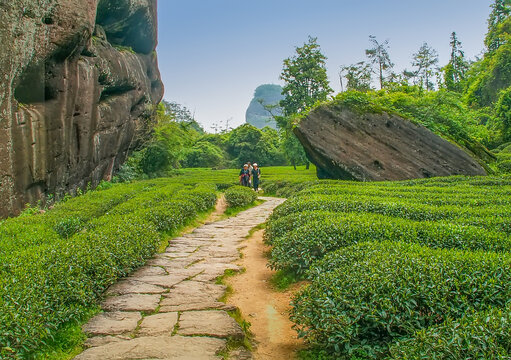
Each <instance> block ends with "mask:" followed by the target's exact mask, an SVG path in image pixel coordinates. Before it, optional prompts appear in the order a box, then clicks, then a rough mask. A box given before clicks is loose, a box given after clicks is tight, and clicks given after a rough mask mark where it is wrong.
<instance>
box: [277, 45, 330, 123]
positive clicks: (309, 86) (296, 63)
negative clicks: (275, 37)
mask: <svg viewBox="0 0 511 360" xmlns="http://www.w3.org/2000/svg"><path fill="white" fill-rule="evenodd" d="M317 40H318V39H317V38H313V37H310V36H309V42H308V43H305V44H304V45H303V46H302V47H297V48H296V55H295V56H292V57H290V58H287V59H285V60H284V67H283V69H282V73H281V75H280V78H281V79H282V80H284V82H285V86H284V87H283V91H282V95H284V96H285V98H284V100H282V101H281V102H280V105H281V106H282V109H283V110H284V114H285V115H286V116H290V115H293V114H299V113H300V112H302V111H304V110H306V109H307V108H309V107H311V106H312V105H314V104H315V103H316V102H317V101H324V100H326V99H327V97H328V95H329V94H330V93H332V91H333V90H332V89H331V88H330V84H329V82H328V76H327V72H326V59H327V58H326V56H325V55H323V54H322V53H321V47H320V46H319V45H318V43H317Z"/></svg>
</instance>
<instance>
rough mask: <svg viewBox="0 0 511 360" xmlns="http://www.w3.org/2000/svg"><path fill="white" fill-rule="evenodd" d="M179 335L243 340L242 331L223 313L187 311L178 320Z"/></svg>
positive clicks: (215, 311)
mask: <svg viewBox="0 0 511 360" xmlns="http://www.w3.org/2000/svg"><path fill="white" fill-rule="evenodd" d="M178 333H179V334H180V335H188V336H193V335H205V336H213V337H219V338H228V337H233V338H237V339H241V338H243V336H244V334H243V330H241V327H240V326H239V325H238V323H237V322H236V321H235V320H234V319H233V318H232V317H230V316H229V314H227V313H226V312H225V311H218V310H206V311H188V312H184V313H182V314H181V318H180V319H179V330H178Z"/></svg>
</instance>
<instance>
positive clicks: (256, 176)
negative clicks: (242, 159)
mask: <svg viewBox="0 0 511 360" xmlns="http://www.w3.org/2000/svg"><path fill="white" fill-rule="evenodd" d="M260 180H261V169H259V166H257V164H254V169H253V170H252V186H253V187H254V190H255V191H256V192H257V191H259V181H260Z"/></svg>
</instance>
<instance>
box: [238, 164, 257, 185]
mask: <svg viewBox="0 0 511 360" xmlns="http://www.w3.org/2000/svg"><path fill="white" fill-rule="evenodd" d="M260 180H261V169H259V166H257V164H255V163H254V165H252V164H251V163H246V164H245V165H243V169H241V171H240V185H242V186H246V187H253V188H254V190H255V191H259V181H260Z"/></svg>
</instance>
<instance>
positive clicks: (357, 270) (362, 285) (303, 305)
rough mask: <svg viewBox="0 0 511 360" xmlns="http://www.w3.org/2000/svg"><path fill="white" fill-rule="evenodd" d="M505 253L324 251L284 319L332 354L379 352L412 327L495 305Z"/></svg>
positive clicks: (389, 246)
mask: <svg viewBox="0 0 511 360" xmlns="http://www.w3.org/2000/svg"><path fill="white" fill-rule="evenodd" d="M510 270H511V258H510V257H509V255H508V254H497V253H489V252H468V251H456V250H439V249H431V248H428V247H425V246H420V245H416V244H404V243H399V242H381V243H376V242H372V243H362V244H359V245H356V246H352V247H347V248H343V249H340V250H338V251H336V252H333V253H330V254H329V255H327V256H326V257H325V258H324V259H323V260H322V261H321V262H319V263H318V264H317V265H315V266H314V267H313V268H312V269H311V270H310V275H311V279H312V283H311V285H310V286H308V287H306V288H305V289H304V290H302V291H301V292H300V293H298V295H297V296H296V297H295V298H294V300H293V310H292V320H293V321H295V322H296V324H297V326H298V329H299V330H300V334H301V336H304V337H305V338H306V340H307V341H309V342H310V343H311V344H314V345H318V346H321V347H324V348H326V349H329V350H330V351H332V352H334V353H336V354H338V356H339V358H342V357H343V356H351V355H353V354H359V355H360V354H365V355H366V356H368V357H379V356H382V355H385V354H386V353H387V351H388V345H389V344H390V343H392V342H394V341H396V340H398V339H402V338H409V337H411V336H412V335H413V334H414V333H415V332H416V331H418V330H420V329H424V328H428V327H430V326H434V325H438V324H441V323H442V322H443V321H444V320H446V319H447V318H449V317H451V318H455V319H456V318H461V317H462V316H463V315H464V314H465V313H466V312H467V311H471V310H475V311H478V310H484V309H486V308H488V307H489V306H495V307H503V306H505V305H506V304H507V303H508V302H509V301H510V300H509V299H511V271H510Z"/></svg>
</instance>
